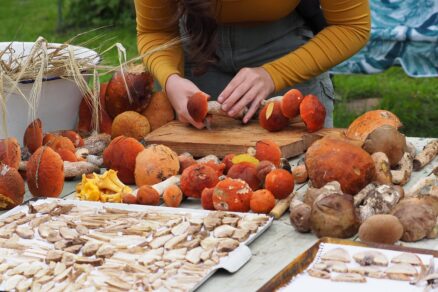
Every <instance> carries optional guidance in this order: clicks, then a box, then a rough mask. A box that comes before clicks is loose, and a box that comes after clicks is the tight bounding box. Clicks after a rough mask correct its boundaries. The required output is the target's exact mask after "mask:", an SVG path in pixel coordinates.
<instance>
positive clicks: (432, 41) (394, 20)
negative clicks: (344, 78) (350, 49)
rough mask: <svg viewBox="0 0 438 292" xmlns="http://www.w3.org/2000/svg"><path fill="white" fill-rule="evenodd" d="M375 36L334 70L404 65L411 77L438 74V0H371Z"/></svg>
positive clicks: (377, 69)
mask: <svg viewBox="0 0 438 292" xmlns="http://www.w3.org/2000/svg"><path fill="white" fill-rule="evenodd" d="M370 5H371V17H372V29H371V38H370V40H369V42H368V44H367V46H365V47H364V48H363V49H362V50H361V51H360V52H359V53H357V54H356V55H354V56H353V57H352V58H350V59H348V60H346V61H345V62H343V63H341V64H339V65H338V66H336V67H334V68H333V69H332V70H331V72H332V73H334V74H351V73H365V74H372V73H379V72H382V71H384V70H386V69H388V68H389V67H391V66H393V65H401V66H402V67H403V69H404V70H405V72H406V74H407V75H409V76H411V77H438V0H370Z"/></svg>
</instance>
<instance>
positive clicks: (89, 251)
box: [82, 240, 101, 257]
mask: <svg viewBox="0 0 438 292" xmlns="http://www.w3.org/2000/svg"><path fill="white" fill-rule="evenodd" d="M100 245H101V244H100V243H99V242H98V241H94V240H90V241H88V242H87V243H86V244H85V245H84V246H83V247H82V254H83V255H84V256H87V257H89V256H93V255H95V254H96V252H97V250H98V249H99V247H100Z"/></svg>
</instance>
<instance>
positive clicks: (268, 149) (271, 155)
mask: <svg viewBox="0 0 438 292" xmlns="http://www.w3.org/2000/svg"><path fill="white" fill-rule="evenodd" d="M255 148H256V153H255V157H256V158H257V159H258V160H259V161H262V160H268V161H271V162H272V163H273V164H274V165H275V166H276V167H279V166H280V161H281V150H280V147H279V146H278V144H277V143H276V142H275V141H273V140H270V139H263V140H259V141H257V142H256V147H255Z"/></svg>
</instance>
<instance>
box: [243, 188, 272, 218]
mask: <svg viewBox="0 0 438 292" xmlns="http://www.w3.org/2000/svg"><path fill="white" fill-rule="evenodd" d="M249 205H250V207H251V211H253V212H254V213H265V214H267V213H269V212H270V211H271V210H272V208H274V207H275V197H274V195H273V194H272V193H271V192H270V191H268V190H266V189H261V190H258V191H255V192H254V193H252V196H251V200H250V202H249Z"/></svg>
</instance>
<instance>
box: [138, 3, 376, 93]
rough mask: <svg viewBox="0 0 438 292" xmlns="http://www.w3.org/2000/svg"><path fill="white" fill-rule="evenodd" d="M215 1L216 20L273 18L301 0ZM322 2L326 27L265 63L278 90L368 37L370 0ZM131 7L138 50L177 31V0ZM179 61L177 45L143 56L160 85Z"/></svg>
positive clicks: (180, 54)
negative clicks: (134, 9) (282, 54)
mask: <svg viewBox="0 0 438 292" xmlns="http://www.w3.org/2000/svg"><path fill="white" fill-rule="evenodd" d="M206 1H208V0H206ZM218 1H219V2H220V3H219V5H218V7H220V10H219V11H217V14H216V15H217V21H218V22H219V23H251V22H264V21H273V20H277V19H280V18H282V17H285V16H287V15H288V14H289V13H291V12H292V11H293V10H294V9H295V7H296V6H297V5H298V3H299V0H274V1H267V0H218ZM302 1H306V0H302ZM321 7H322V10H323V13H324V16H325V18H326V20H327V23H328V24H329V26H328V27H326V28H325V29H323V30H322V31H321V32H320V33H318V34H317V35H316V36H315V37H314V38H313V39H311V40H310V41H309V42H308V43H306V44H305V45H303V46H301V47H300V48H298V49H296V50H294V51H291V52H290V53H289V54H287V55H285V56H283V57H281V58H279V59H277V60H274V61H273V62H270V63H267V64H264V65H263V67H264V68H265V69H266V70H267V71H268V73H269V74H270V76H271V77H272V80H274V83H275V88H276V90H281V89H282V88H284V87H287V86H293V85H294V84H297V83H301V82H303V81H306V80H308V79H311V78H312V77H314V76H317V75H319V74H321V73H322V72H324V71H327V70H328V69H330V68H331V67H333V66H335V65H336V64H338V63H340V62H342V61H344V60H345V59H347V58H349V57H350V56H352V55H353V54H354V53H356V52H357V51H358V50H359V49H361V48H362V47H363V46H364V45H365V43H366V42H367V40H368V36H369V31H370V26H371V22H370V9H369V4H368V0H321ZM135 8H136V12H137V35H138V49H139V51H140V53H141V54H143V53H145V52H147V51H148V50H151V49H153V48H154V47H156V46H160V45H162V44H164V43H166V42H168V41H170V40H172V39H174V38H175V37H178V36H179V29H178V27H177V25H174V26H172V25H170V22H171V21H170V19H171V18H172V17H174V16H175V14H176V12H177V3H176V1H175V0H135ZM183 62H184V60H183V51H182V47H181V46H174V47H172V48H169V49H166V50H160V51H158V52H156V53H153V54H152V55H149V56H147V57H145V58H144V63H145V65H146V67H147V68H148V70H149V71H150V72H152V74H153V75H154V76H155V78H157V79H158V81H159V82H160V84H161V85H162V86H163V87H164V86H165V83H166V81H167V78H168V77H169V76H170V75H171V74H174V73H176V74H179V75H181V76H182V75H183ZM201 90H202V89H201Z"/></svg>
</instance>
